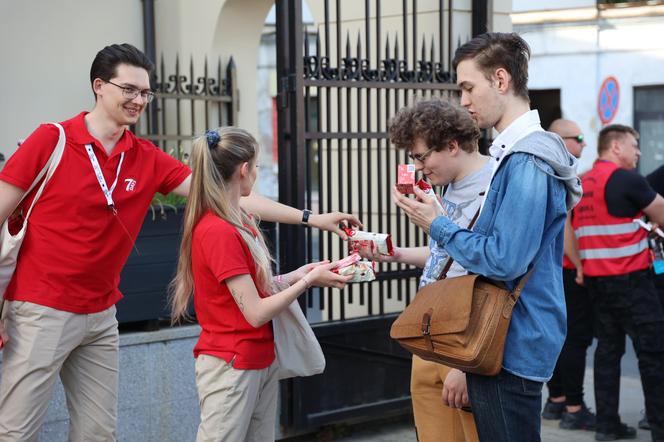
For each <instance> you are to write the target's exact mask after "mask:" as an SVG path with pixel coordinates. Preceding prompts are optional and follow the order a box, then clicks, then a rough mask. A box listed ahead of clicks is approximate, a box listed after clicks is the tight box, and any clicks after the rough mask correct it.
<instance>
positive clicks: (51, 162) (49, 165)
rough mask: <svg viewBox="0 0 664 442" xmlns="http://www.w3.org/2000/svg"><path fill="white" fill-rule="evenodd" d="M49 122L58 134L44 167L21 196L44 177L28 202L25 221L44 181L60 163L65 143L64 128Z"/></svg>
mask: <svg viewBox="0 0 664 442" xmlns="http://www.w3.org/2000/svg"><path fill="white" fill-rule="evenodd" d="M51 124H53V125H54V126H55V127H57V128H58V131H59V132H60V134H59V136H58V143H57V144H56V145H55V149H53V153H51V156H50V158H49V159H48V161H47V162H46V164H45V165H44V168H43V169H42V170H41V171H40V172H39V174H38V175H37V177H36V178H35V180H34V181H33V182H32V185H30V188H29V189H28V191H27V192H25V194H24V195H23V198H25V197H26V196H27V195H28V194H29V193H30V192H31V191H32V189H34V187H35V186H36V185H37V184H38V183H39V181H40V180H41V179H42V178H44V180H43V181H42V183H41V186H39V189H38V190H37V193H36V194H35V197H34V199H33V200H32V204H30V209H28V213H27V214H26V215H25V218H24V221H27V219H28V218H29V217H30V213H32V209H33V208H34V207H35V203H36V202H37V200H38V199H39V197H40V196H41V194H42V192H43V191H44V187H46V183H47V182H48V181H49V180H50V179H51V177H52V176H53V173H55V169H57V167H58V165H59V164H60V159H61V158H62V154H63V152H64V150H65V144H66V141H67V138H66V136H65V130H64V128H63V127H62V126H61V125H60V124H58V123H51ZM23 198H21V200H23Z"/></svg>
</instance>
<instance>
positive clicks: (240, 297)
mask: <svg viewBox="0 0 664 442" xmlns="http://www.w3.org/2000/svg"><path fill="white" fill-rule="evenodd" d="M231 294H232V295H233V299H235V303H236V304H237V306H238V307H239V308H240V311H241V312H242V313H244V295H243V294H242V293H241V292H237V291H235V290H233V289H231Z"/></svg>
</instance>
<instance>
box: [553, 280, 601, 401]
mask: <svg viewBox="0 0 664 442" xmlns="http://www.w3.org/2000/svg"><path fill="white" fill-rule="evenodd" d="M575 276H576V270H570V269H563V285H564V287H565V303H566V304H567V337H566V338H565V344H564V345H563V348H562V350H561V352H560V356H559V357H558V363H557V364H556V368H555V370H554V371H553V376H552V377H551V379H550V380H549V382H548V383H547V384H546V385H547V387H548V388H549V397H558V396H566V397H567V400H566V402H565V403H566V404H567V405H581V404H582V403H583V377H584V374H585V372H586V351H587V350H588V347H589V346H590V344H592V342H593V321H594V314H593V302H592V300H591V297H590V294H589V293H588V290H587V289H586V288H585V287H584V286H581V285H578V284H577V283H576V282H574V277H575Z"/></svg>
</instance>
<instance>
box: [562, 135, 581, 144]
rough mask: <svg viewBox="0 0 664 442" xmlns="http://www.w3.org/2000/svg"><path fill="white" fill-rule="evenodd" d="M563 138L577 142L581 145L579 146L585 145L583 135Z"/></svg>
mask: <svg viewBox="0 0 664 442" xmlns="http://www.w3.org/2000/svg"><path fill="white" fill-rule="evenodd" d="M562 138H563V140H567V139H570V140H576V142H577V143H579V144H581V143H583V134H579V135H574V136H571V137H562Z"/></svg>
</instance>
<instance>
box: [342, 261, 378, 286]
mask: <svg viewBox="0 0 664 442" xmlns="http://www.w3.org/2000/svg"><path fill="white" fill-rule="evenodd" d="M337 272H338V273H339V274H340V275H341V276H347V275H353V278H351V280H350V281H348V282H368V281H373V280H374V279H376V272H375V271H374V263H373V262H372V261H357V262H355V263H353V264H351V265H349V266H346V267H343V268H340V269H338V270H337Z"/></svg>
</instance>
